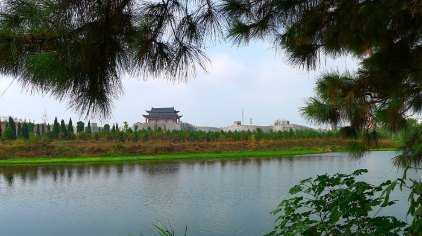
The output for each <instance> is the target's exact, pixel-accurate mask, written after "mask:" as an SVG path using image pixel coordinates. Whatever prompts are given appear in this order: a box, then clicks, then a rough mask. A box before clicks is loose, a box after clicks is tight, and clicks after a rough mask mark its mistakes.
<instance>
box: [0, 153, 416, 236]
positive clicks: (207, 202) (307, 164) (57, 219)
mask: <svg viewBox="0 0 422 236" xmlns="http://www.w3.org/2000/svg"><path fill="white" fill-rule="evenodd" d="M392 155H393V154H392V153H385V152H384V153H372V154H371V155H369V156H368V157H366V158H364V159H361V160H351V159H348V158H346V157H345V156H344V154H341V153H332V154H325V155H313V156H303V157H294V158H271V159H267V158H258V159H232V160H231V159H224V160H195V161H190V160H188V161H186V160H183V161H176V160H174V161H143V162H128V163H120V164H104V163H103V164H91V165H86V164H83V165H55V166H8V167H0V198H1V199H2V201H1V202H0V224H1V225H2V227H0V235H128V233H134V234H136V232H139V231H140V230H142V232H143V234H144V235H150V234H151V233H152V231H153V227H152V223H154V222H155V220H157V219H159V220H161V221H164V222H166V221H167V220H168V221H170V222H171V223H172V224H173V225H174V226H176V228H177V226H180V228H179V229H177V230H179V231H180V232H179V233H178V234H180V233H182V231H183V230H184V226H185V225H188V233H189V234H190V235H244V234H248V235H262V234H264V233H266V232H269V231H270V230H271V229H272V227H273V222H274V219H273V217H272V216H271V215H270V214H269V213H270V212H271V211H272V210H273V209H274V208H275V207H276V206H277V204H278V203H279V201H280V199H281V198H282V197H286V196H287V195H288V189H289V188H290V187H291V186H292V185H294V184H296V183H297V182H298V181H299V180H301V179H304V178H307V177H311V176H315V175H317V174H323V173H335V172H345V173H350V172H352V171H353V170H355V169H358V168H368V169H369V174H368V175H366V177H365V178H367V180H369V181H371V182H373V183H379V182H381V181H383V180H384V179H385V178H386V176H387V175H388V177H389V178H390V179H394V178H397V177H401V171H397V169H396V168H394V167H392V166H391V164H390V162H389V158H390V157H391V156H392ZM412 174H413V177H417V176H420V174H419V175H418V173H409V176H410V175H412ZM395 197H397V198H396V199H406V196H405V195H403V194H402V195H400V194H398V195H395ZM404 202H405V201H404ZM397 209H398V210H397ZM397 209H395V210H393V211H391V212H392V214H397V215H398V216H400V217H404V215H405V211H406V210H405V209H406V207H403V206H398V208H397ZM16 219H19V222H25V224H23V225H24V226H19V225H18V224H17V223H16V222H17V221H16ZM21 225H22V224H21Z"/></svg>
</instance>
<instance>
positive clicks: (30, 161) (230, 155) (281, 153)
mask: <svg viewBox="0 0 422 236" xmlns="http://www.w3.org/2000/svg"><path fill="white" fill-rule="evenodd" d="M317 153H322V152H321V151H315V150H305V149H304V150H276V151H241V152H218V153H189V154H157V155H140V156H114V157H113V156H103V157H57V158H16V159H7V160H0V165H38V164H66V163H96V162H97V163H99V162H124V161H142V160H175V159H193V160H201V159H219V158H227V159H238V158H260V157H286V156H294V155H305V154H317Z"/></svg>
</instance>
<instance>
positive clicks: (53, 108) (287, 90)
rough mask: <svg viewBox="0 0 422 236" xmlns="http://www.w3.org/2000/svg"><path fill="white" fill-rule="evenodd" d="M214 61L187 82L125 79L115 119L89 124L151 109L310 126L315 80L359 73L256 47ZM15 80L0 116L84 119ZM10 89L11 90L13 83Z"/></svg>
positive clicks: (225, 121) (216, 120)
mask: <svg viewBox="0 0 422 236" xmlns="http://www.w3.org/2000/svg"><path fill="white" fill-rule="evenodd" d="M207 54H208V56H209V57H210V59H211V64H210V65H209V67H208V73H203V72H200V73H198V76H197V78H192V79H191V80H189V81H187V82H179V83H178V82H176V83H174V82H171V81H166V80H159V79H155V80H154V79H150V80H146V81H143V80H141V79H137V78H129V77H125V78H124V79H123V85H124V94H123V95H122V96H121V97H120V98H119V99H118V100H116V101H115V102H114V106H113V107H114V108H113V110H112V114H111V118H110V119H107V120H98V119H91V122H97V123H99V124H104V123H115V122H118V123H120V124H121V123H123V122H124V121H127V122H128V123H129V124H133V123H134V122H138V121H141V122H144V118H143V117H142V115H143V114H145V110H147V109H150V108H151V107H175V108H176V109H177V110H180V113H179V114H181V115H183V117H182V121H184V122H188V123H191V124H194V125H201V126H216V127H223V126H228V125H231V124H232V123H233V121H235V120H241V119H242V109H243V113H244V121H245V123H249V122H250V119H252V122H253V124H257V125H269V124H273V123H274V121H275V120H277V119H285V120H289V121H290V122H291V123H295V124H304V125H309V126H312V125H311V124H308V123H306V122H305V121H304V120H303V118H302V117H301V116H300V114H299V112H298V111H299V108H300V107H301V106H303V104H304V100H305V99H306V98H307V97H310V96H312V94H313V87H314V85H315V78H316V77H317V76H318V75H319V74H320V73H321V72H323V71H332V70H336V71H337V70H339V71H344V70H346V69H347V70H349V71H353V70H354V69H355V68H356V61H354V60H353V59H351V58H338V59H335V60H332V59H327V60H323V61H322V62H321V65H320V68H319V69H318V71H311V72H308V71H306V70H304V69H302V68H298V67H294V66H292V65H290V64H288V63H287V62H286V57H285V55H283V53H282V52H278V53H276V52H275V51H274V50H273V49H272V48H271V47H270V46H269V45H265V44H260V43H253V44H251V45H249V46H241V47H237V46H230V45H228V44H223V45H220V46H218V47H213V48H210V49H208V50H207ZM12 81H13V78H5V77H2V78H1V79H0V95H1V94H2V93H3V92H4V94H3V96H1V97H0V116H13V117H17V118H21V119H26V120H31V121H35V122H42V121H43V118H42V117H43V115H44V113H46V114H47V120H48V122H50V123H51V122H52V121H53V120H54V117H56V116H57V117H58V119H59V120H60V119H64V120H65V121H66V122H67V121H68V120H69V118H70V117H71V118H72V120H73V121H74V123H76V121H78V120H83V117H81V116H79V115H78V114H77V113H75V112H74V111H73V110H69V109H68V106H67V102H66V100H64V101H61V102H60V101H57V100H56V99H55V98H54V97H50V96H48V95H45V96H42V95H41V94H30V93H29V92H27V91H25V90H22V88H21V87H20V85H19V84H18V83H16V82H12ZM11 82H12V85H11V86H10V87H9V85H10V83H11Z"/></svg>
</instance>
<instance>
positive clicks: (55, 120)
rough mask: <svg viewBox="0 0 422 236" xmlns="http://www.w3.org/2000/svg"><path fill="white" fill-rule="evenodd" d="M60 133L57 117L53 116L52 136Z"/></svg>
mask: <svg viewBox="0 0 422 236" xmlns="http://www.w3.org/2000/svg"><path fill="white" fill-rule="evenodd" d="M59 135H60V124H59V122H58V121H57V117H55V118H54V122H53V138H58V137H59Z"/></svg>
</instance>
